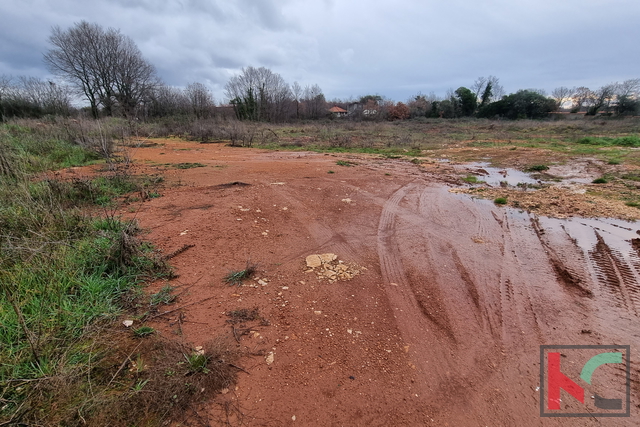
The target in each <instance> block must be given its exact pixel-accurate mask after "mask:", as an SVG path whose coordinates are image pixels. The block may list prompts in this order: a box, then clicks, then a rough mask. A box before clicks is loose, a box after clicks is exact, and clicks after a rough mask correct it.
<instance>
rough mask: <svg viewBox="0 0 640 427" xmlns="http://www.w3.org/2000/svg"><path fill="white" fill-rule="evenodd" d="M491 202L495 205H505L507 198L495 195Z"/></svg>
mask: <svg viewBox="0 0 640 427" xmlns="http://www.w3.org/2000/svg"><path fill="white" fill-rule="evenodd" d="M493 203H495V204H496V205H506V204H507V198H506V197H496V198H495V199H494V200H493Z"/></svg>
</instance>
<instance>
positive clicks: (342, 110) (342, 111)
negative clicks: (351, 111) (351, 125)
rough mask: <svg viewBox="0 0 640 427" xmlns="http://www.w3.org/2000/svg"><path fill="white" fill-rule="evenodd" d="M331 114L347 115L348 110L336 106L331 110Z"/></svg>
mask: <svg viewBox="0 0 640 427" xmlns="http://www.w3.org/2000/svg"><path fill="white" fill-rule="evenodd" d="M329 112H330V113H346V112H347V110H344V109H342V108H340V107H338V106H334V107H331V108H329Z"/></svg>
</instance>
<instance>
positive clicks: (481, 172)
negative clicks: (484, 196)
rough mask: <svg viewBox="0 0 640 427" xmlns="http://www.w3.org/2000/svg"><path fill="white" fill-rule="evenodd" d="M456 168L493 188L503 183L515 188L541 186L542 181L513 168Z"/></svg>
mask: <svg viewBox="0 0 640 427" xmlns="http://www.w3.org/2000/svg"><path fill="white" fill-rule="evenodd" d="M454 168H456V169H457V170H459V171H461V172H467V173H469V174H472V175H477V176H478V180H480V181H484V182H486V183H487V184H488V185H490V186H492V187H500V183H501V182H506V183H507V185H509V186H511V187H515V186H517V185H518V184H540V183H541V181H539V180H537V179H534V178H532V177H531V176H530V175H529V174H528V173H526V172H522V171H519V170H517V169H511V168H494V167H491V166H489V163H484V162H479V163H466V164H464V165H455V166H454Z"/></svg>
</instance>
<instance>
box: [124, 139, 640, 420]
mask: <svg viewBox="0 0 640 427" xmlns="http://www.w3.org/2000/svg"><path fill="white" fill-rule="evenodd" d="M158 142H160V143H161V144H162V145H158V146H149V147H145V148H140V149H138V150H137V151H136V152H135V156H134V157H135V159H136V161H137V162H138V163H139V164H144V165H146V166H145V167H146V168H148V169H149V170H152V171H155V172H157V171H161V172H163V173H164V174H165V176H166V178H167V187H166V188H165V189H164V190H163V191H161V193H162V197H160V198H157V199H152V200H149V201H146V202H144V203H140V204H137V205H129V206H128V207H126V208H124V209H123V211H122V214H123V215H126V216H127V217H130V218H136V219H137V220H138V221H139V223H140V225H141V226H142V227H143V228H144V229H146V230H148V236H147V238H148V239H150V240H151V241H152V242H154V243H155V244H156V245H157V246H158V247H159V248H160V249H161V250H162V252H163V253H164V254H169V255H171V257H170V258H171V262H172V264H173V265H174V266H175V268H176V272H177V273H178V274H179V278H178V279H176V280H174V281H172V282H171V283H172V284H173V285H174V286H179V287H180V289H182V290H183V292H182V293H181V296H180V298H179V301H178V302H177V304H178V305H187V304H192V303H195V304H193V305H190V306H188V307H186V308H185V309H184V310H183V312H182V313H181V314H178V313H177V312H172V313H170V314H168V315H167V316H165V317H162V316H161V317H160V319H162V320H161V321H159V323H158V324H157V325H156V326H157V327H158V329H160V330H161V331H162V333H163V334H166V335H167V336H172V337H174V338H175V339H176V340H182V341H184V342H185V343H188V344H191V345H193V346H194V347H195V346H197V345H201V344H202V343H203V342H205V341H206V340H208V339H209V338H211V336H213V335H218V334H221V333H224V334H232V330H231V328H230V326H229V324H228V323H227V322H226V319H227V315H226V313H229V312H230V311H232V310H238V309H253V308H257V309H258V310H259V313H260V315H261V316H262V317H263V318H264V319H267V320H268V322H262V323H261V324H259V325H256V326H251V328H252V331H253V333H247V334H243V335H241V336H240V337H237V338H238V339H237V341H238V345H239V346H241V347H242V348H245V349H246V350H247V351H248V352H250V353H251V354H253V356H247V357H246V358H245V359H244V361H243V365H242V366H243V369H245V370H246V371H247V372H248V373H245V372H240V379H239V382H238V384H237V388H236V389H235V390H231V392H229V393H227V394H225V395H224V396H220V399H219V400H218V401H217V402H214V403H212V404H211V406H210V407H208V408H203V409H202V410H201V413H200V415H201V416H203V417H207V416H208V417H209V419H210V420H211V423H212V424H216V422H220V423H222V422H229V423H231V424H232V425H241V424H242V425H251V426H254V425H255V426H280V425H314V426H315V425H317V426H325V425H326V426H334V425H335V426H340V425H345V426H346V425H354V426H355V425H380V426H383V425H384V426H389V425H434V426H447V425H448V426H486V425H495V426H516V425H518V426H519V425H522V426H524V425H527V426H529V425H545V426H546V425H552V426H555V425H575V426H578V425H579V426H585V425H586V426H591V425H593V426H595V425H600V424H601V420H599V419H596V418H594V417H591V418H576V419H572V418H541V417H540V391H539V386H540V379H539V374H540V345H544V344H558V345H565V344H592V345H593V344H619V345H625V344H626V345H630V346H631V355H632V366H631V379H632V397H631V399H632V408H631V414H632V417H631V418H608V419H606V422H607V425H616V426H631V425H637V416H638V408H637V405H638V403H639V400H638V399H639V397H640V396H639V394H640V388H639V384H640V383H639V381H640V370H639V369H640V365H638V363H636V362H635V360H633V357H634V354H638V345H639V343H640V337H639V335H640V333H639V332H638V331H639V330H640V328H639V327H640V317H639V316H640V286H639V285H638V284H639V283H640V280H639V278H640V258H639V257H638V250H637V243H634V242H636V240H634V239H637V236H638V234H636V233H637V231H638V229H640V226H638V224H636V223H634V222H625V221H621V220H602V219H585V218H571V219H556V218H548V217H538V216H536V215H535V214H530V213H527V212H526V211H524V210H519V209H512V208H505V207H497V206H496V205H494V204H493V203H492V202H491V201H489V200H483V199H478V198H472V197H470V196H469V195H466V194H454V193H451V192H450V191H449V187H448V186H447V183H451V182H456V180H457V178H455V171H453V169H446V168H441V167H439V166H438V165H426V166H418V165H414V164H411V163H409V162H405V161H400V160H389V159H375V158H371V157H367V156H353V155H351V156H346V155H343V156H341V157H336V156H332V155H326V154H324V155H323V154H314V153H288V152H267V151H260V150H253V149H237V148H236V149H234V148H230V147H224V146H222V145H220V144H207V145H199V144H194V143H187V142H182V141H170V140H167V141H158ZM185 148H187V150H184V149H185ZM161 153H163V154H161ZM338 159H342V160H351V161H355V162H356V163H357V165H356V166H352V167H342V166H338V165H336V161H337V160H338ZM167 161H172V162H194V161H197V162H199V163H202V164H205V165H206V167H203V168H194V169H188V170H180V171H176V170H171V169H166V170H163V168H162V167H161V166H159V164H160V163H161V162H162V163H166V162H167ZM216 166H218V167H216ZM219 166H223V167H219ZM329 170H331V171H334V172H335V173H328V171H329ZM450 171H453V172H452V173H450ZM240 182H242V183H245V184H250V185H230V184H229V183H232V184H235V183H240ZM345 199H347V200H349V202H345V201H344V200H345ZM191 245H193V246H191ZM187 249H188V250H187ZM325 253H331V254H336V255H337V257H339V259H340V260H343V261H344V262H345V263H347V264H349V265H357V266H360V267H362V269H361V270H360V274H358V275H354V276H353V277H352V278H351V279H350V280H348V281H335V282H334V283H331V282H330V281H327V280H323V279H322V278H321V277H318V276H317V275H316V274H315V273H314V272H313V271H312V272H305V270H307V265H306V263H305V259H306V257H307V256H308V255H312V254H325ZM248 260H251V261H252V262H257V263H258V264H259V267H258V272H257V276H256V277H255V278H254V279H255V280H249V281H247V282H246V283H245V284H244V285H242V286H239V287H229V286H227V285H226V284H225V283H224V281H223V278H224V276H225V274H227V273H228V272H229V270H231V269H238V268H241V267H242V266H244V265H245V263H246V262H247V261H248ZM163 285H164V283H155V284H153V285H151V286H150V289H149V291H150V292H152V291H154V289H157V288H160V287H161V286H163ZM199 301H203V302H202V303H201V304H198V302H199ZM174 308H175V307H174V306H169V307H167V308H166V310H173V309H174ZM267 358H268V359H269V361H270V362H271V363H269V364H267V363H266V362H267V360H266V359H267ZM563 369H564V368H563ZM567 369H568V368H567ZM606 385H607V386H608V387H610V388H611V389H616V390H617V388H619V386H618V385H617V384H616V383H615V381H609V382H607V383H606ZM616 387H617V388H616ZM565 397H566V396H565ZM571 399H572V398H571V397H570V396H569V397H566V399H563V400H566V401H567V402H568V403H566V404H567V405H569V404H570V401H571ZM586 405H587V406H588V410H591V411H593V410H594V406H593V401H592V400H591V399H587V403H586ZM589 405H590V406H589ZM602 420H605V419H604V418H603V419H602Z"/></svg>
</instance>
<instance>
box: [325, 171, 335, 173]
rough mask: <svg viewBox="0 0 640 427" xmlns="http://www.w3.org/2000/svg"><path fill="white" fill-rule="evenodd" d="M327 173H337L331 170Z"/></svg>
mask: <svg viewBox="0 0 640 427" xmlns="http://www.w3.org/2000/svg"><path fill="white" fill-rule="evenodd" d="M327 173H335V172H334V171H332V170H329V171H327Z"/></svg>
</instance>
